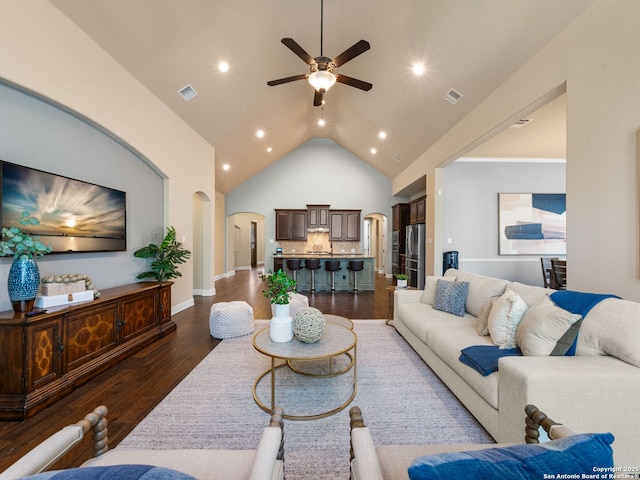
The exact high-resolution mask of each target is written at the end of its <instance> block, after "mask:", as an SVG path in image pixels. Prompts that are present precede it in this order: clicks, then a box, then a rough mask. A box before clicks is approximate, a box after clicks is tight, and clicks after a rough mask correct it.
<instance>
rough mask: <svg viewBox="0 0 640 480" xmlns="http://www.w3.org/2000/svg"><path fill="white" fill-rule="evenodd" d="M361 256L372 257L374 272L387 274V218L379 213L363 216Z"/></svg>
mask: <svg viewBox="0 0 640 480" xmlns="http://www.w3.org/2000/svg"><path fill="white" fill-rule="evenodd" d="M362 240H363V242H362V247H363V254H364V255H367V256H371V257H374V259H375V263H374V269H375V271H376V272H378V273H381V274H385V273H387V265H390V262H389V261H388V259H387V258H386V257H387V252H388V251H389V249H388V247H387V216H386V215H383V214H381V213H368V214H366V215H365V216H364V231H363V239H362Z"/></svg>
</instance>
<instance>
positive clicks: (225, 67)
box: [218, 62, 229, 73]
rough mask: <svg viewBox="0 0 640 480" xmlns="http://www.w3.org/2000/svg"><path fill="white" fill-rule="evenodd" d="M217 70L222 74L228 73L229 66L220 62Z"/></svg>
mask: <svg viewBox="0 0 640 480" xmlns="http://www.w3.org/2000/svg"><path fill="white" fill-rule="evenodd" d="M218 70H220V71H221V72H222V73H224V72H228V71H229V64H228V63H227V62H220V63H219V64H218Z"/></svg>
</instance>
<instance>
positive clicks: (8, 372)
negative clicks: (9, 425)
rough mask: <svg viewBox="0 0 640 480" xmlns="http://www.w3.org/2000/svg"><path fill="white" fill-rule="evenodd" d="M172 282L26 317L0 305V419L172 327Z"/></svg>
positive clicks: (58, 393) (34, 406)
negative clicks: (0, 310) (2, 308)
mask: <svg viewBox="0 0 640 480" xmlns="http://www.w3.org/2000/svg"><path fill="white" fill-rule="evenodd" d="M172 284H173V282H166V283H162V284H159V283H155V282H141V283H134V284H131V285H124V286H121V287H115V288H110V289H106V290H103V291H102V295H101V296H100V298H98V299H96V300H93V301H90V302H83V303H77V304H72V305H67V306H60V307H50V308H48V309H47V311H46V313H43V314H40V315H36V316H32V317H25V315H24V314H20V313H18V314H16V313H14V312H13V311H7V312H0V345H2V348H3V361H2V362H0V420H11V421H15V420H24V419H25V418H27V417H30V416H32V415H34V414H35V413H37V412H38V411H40V410H42V409H43V408H44V407H46V406H47V405H50V404H51V403H53V402H55V401H57V400H59V399H60V398H62V397H64V396H65V395H67V394H68V393H70V392H71V391H72V390H74V389H75V388H76V387H78V386H79V385H82V384H83V383H85V382H87V381H88V380H89V379H91V378H92V377H94V376H95V375H97V374H99V373H100V372H102V371H104V370H106V369H108V368H110V367H111V366H113V365H115V364H116V363H118V362H119V361H120V360H121V359H123V358H124V357H126V356H128V355H131V354H132V353H134V352H136V351H137V350H139V349H141V348H142V347H144V346H145V345H147V344H149V343H151V342H154V341H156V340H158V339H160V338H161V337H163V336H164V335H165V334H167V333H169V332H172V331H174V330H175V329H176V324H175V323H174V322H173V321H172V320H171V308H170V306H171V285H172Z"/></svg>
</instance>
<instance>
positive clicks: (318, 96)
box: [313, 89, 324, 107]
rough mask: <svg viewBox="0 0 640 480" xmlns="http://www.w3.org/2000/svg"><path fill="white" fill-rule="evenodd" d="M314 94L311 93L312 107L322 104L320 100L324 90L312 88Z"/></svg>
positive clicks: (322, 97) (322, 98)
mask: <svg viewBox="0 0 640 480" xmlns="http://www.w3.org/2000/svg"><path fill="white" fill-rule="evenodd" d="M313 91H314V94H313V106H314V107H319V106H320V105H322V101H323V100H324V92H319V91H318V90H316V89H313Z"/></svg>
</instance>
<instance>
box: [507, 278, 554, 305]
mask: <svg viewBox="0 0 640 480" xmlns="http://www.w3.org/2000/svg"><path fill="white" fill-rule="evenodd" d="M507 288H508V289H510V290H513V291H514V292H516V293H517V294H518V295H520V298H522V299H523V300H524V301H525V302H527V305H529V306H531V305H533V304H535V303H536V302H537V301H538V300H540V299H541V298H542V297H544V296H545V295H551V294H552V293H553V292H555V291H556V290H553V289H551V288H543V287H536V286H534V285H525V284H524V283H520V282H511V283H509V284H508V285H507Z"/></svg>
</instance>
